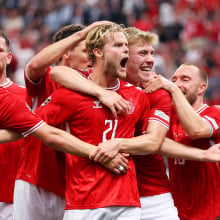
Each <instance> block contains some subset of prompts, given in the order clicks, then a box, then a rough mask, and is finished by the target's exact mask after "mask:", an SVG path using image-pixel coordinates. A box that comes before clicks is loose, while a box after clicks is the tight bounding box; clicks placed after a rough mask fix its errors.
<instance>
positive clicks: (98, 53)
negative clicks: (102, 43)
mask: <svg viewBox="0 0 220 220" xmlns="http://www.w3.org/2000/svg"><path fill="white" fill-rule="evenodd" d="M93 54H94V55H95V57H97V58H102V57H103V51H102V50H100V49H98V48H94V49H93Z"/></svg>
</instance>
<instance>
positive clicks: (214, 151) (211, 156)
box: [204, 144, 220, 162]
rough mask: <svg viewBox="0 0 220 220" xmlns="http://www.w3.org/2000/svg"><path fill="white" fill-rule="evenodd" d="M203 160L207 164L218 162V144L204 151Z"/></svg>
mask: <svg viewBox="0 0 220 220" xmlns="http://www.w3.org/2000/svg"><path fill="white" fill-rule="evenodd" d="M204 158H205V161H207V162H220V144H215V145H213V146H211V147H210V148H208V149H207V150H205V151H204Z"/></svg>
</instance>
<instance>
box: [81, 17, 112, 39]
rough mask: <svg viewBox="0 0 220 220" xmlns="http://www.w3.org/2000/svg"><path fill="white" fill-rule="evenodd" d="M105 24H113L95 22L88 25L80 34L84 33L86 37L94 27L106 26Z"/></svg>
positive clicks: (109, 22)
mask: <svg viewBox="0 0 220 220" xmlns="http://www.w3.org/2000/svg"><path fill="white" fill-rule="evenodd" d="M106 24H113V22H111V21H96V22H93V23H92V24H90V25H89V26H87V27H85V28H84V29H83V30H82V32H84V36H85V37H86V36H87V34H88V33H89V32H90V31H91V30H92V29H93V28H95V27H98V26H101V25H106Z"/></svg>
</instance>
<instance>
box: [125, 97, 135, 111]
mask: <svg viewBox="0 0 220 220" xmlns="http://www.w3.org/2000/svg"><path fill="white" fill-rule="evenodd" d="M126 102H127V104H128V114H133V113H134V105H133V103H132V102H131V101H128V100H126Z"/></svg>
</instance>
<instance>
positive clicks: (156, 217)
mask: <svg viewBox="0 0 220 220" xmlns="http://www.w3.org/2000/svg"><path fill="white" fill-rule="evenodd" d="M140 201H141V218H140V219H141V220H179V217H178V211H177V208H176V207H175V206H174V202H173V198H172V195H171V193H163V194H160V195H156V196H146V197H140Z"/></svg>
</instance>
